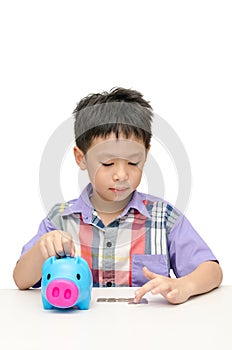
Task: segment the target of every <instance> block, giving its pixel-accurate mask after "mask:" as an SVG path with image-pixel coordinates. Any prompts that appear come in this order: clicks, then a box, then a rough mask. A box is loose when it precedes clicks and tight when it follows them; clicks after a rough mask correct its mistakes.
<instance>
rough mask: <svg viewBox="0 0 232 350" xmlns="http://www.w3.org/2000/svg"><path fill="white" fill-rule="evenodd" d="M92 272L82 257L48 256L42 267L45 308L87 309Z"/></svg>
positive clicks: (42, 289)
mask: <svg viewBox="0 0 232 350" xmlns="http://www.w3.org/2000/svg"><path fill="white" fill-rule="evenodd" d="M92 285H93V278H92V273H91V271H90V268H89V265H88V263H87V261H86V260H85V259H83V258H81V257H79V256H78V257H75V258H71V257H65V258H56V257H55V256H52V257H50V258H48V259H47V260H46V261H45V262H44V264H43V268H42V281H41V291H42V302H43V307H44V309H53V308H62V309H65V308H71V307H78V308H79V309H80V310H87V309H88V308H89V304H90V300H91V291H92Z"/></svg>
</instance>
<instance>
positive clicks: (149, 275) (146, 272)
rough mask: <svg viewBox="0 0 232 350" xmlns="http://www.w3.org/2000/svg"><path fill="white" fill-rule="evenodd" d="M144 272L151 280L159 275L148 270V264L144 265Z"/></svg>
mask: <svg viewBox="0 0 232 350" xmlns="http://www.w3.org/2000/svg"><path fill="white" fill-rule="evenodd" d="M143 274H144V276H145V277H147V278H148V279H149V280H151V279H154V278H156V277H158V276H159V275H157V274H156V273H154V272H152V271H150V270H148V268H147V267H146V266H144V267H143Z"/></svg>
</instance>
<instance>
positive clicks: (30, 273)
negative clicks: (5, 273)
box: [13, 243, 45, 289]
mask: <svg viewBox="0 0 232 350" xmlns="http://www.w3.org/2000/svg"><path fill="white" fill-rule="evenodd" d="M44 261H45V258H44V257H43V255H42V253H41V250H40V247H39V243H37V244H36V245H35V246H34V247H33V248H31V249H30V250H29V251H28V252H27V253H26V254H25V255H24V256H23V257H22V258H21V259H20V260H19V261H18V262H17V264H16V266H15V268H14V272H13V278H14V281H15V284H16V285H17V287H18V288H19V289H28V288H30V287H32V286H33V285H34V284H35V283H36V282H38V281H39V280H40V278H41V276H42V266H43V263H44Z"/></svg>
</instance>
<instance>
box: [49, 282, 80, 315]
mask: <svg viewBox="0 0 232 350" xmlns="http://www.w3.org/2000/svg"><path fill="white" fill-rule="evenodd" d="M78 296H79V290H78V287H77V286H76V284H75V283H73V282H72V281H70V280H65V279H57V280H53V281H51V282H50V283H49V285H48V286H47V289H46V297H47V300H48V301H49V303H50V304H51V305H53V306H55V307H60V308H68V307H72V306H74V305H75V304H76V302H77V299H78Z"/></svg>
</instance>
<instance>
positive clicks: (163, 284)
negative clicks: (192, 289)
mask: <svg viewBox="0 0 232 350" xmlns="http://www.w3.org/2000/svg"><path fill="white" fill-rule="evenodd" d="M143 273H144V276H146V277H147V278H148V279H149V280H150V281H149V282H147V283H145V284H144V285H143V286H142V287H141V288H139V289H138V290H136V292H135V299H134V301H135V302H136V303H137V302H139V300H140V299H141V298H142V297H143V295H144V294H146V293H147V292H151V293H152V294H153V295H156V294H161V295H162V296H163V297H164V298H165V299H167V301H168V302H169V303H171V304H180V303H183V302H185V301H186V300H187V299H188V298H189V297H190V295H188V293H187V291H185V288H184V283H183V282H182V280H181V279H178V278H170V277H165V276H162V275H157V274H156V273H154V272H151V271H150V270H148V268H146V267H144V268H143Z"/></svg>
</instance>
